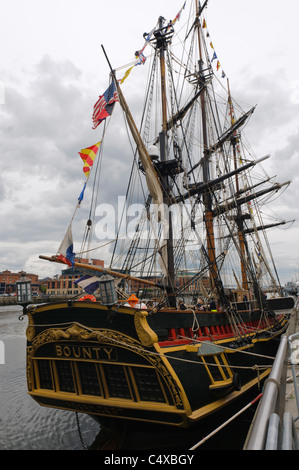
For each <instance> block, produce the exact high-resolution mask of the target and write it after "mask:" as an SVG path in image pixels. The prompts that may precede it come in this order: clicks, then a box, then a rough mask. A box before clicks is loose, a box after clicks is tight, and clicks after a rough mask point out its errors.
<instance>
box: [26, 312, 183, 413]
mask: <svg viewBox="0 0 299 470" xmlns="http://www.w3.org/2000/svg"><path fill="white" fill-rule="evenodd" d="M138 313H142V312H138ZM143 313H145V315H139V316H137V317H136V320H135V321H136V324H137V325H138V331H139V333H138V337H139V339H140V341H141V342H142V341H143V343H142V345H143V346H147V347H150V345H152V344H153V343H154V342H155V341H157V339H156V335H155V333H154V332H153V331H152V330H151V329H150V327H149V326H148V324H147V321H146V315H147V312H143ZM136 324H135V325H136ZM146 325H147V326H146ZM136 329H137V327H136ZM60 340H67V341H82V342H83V343H84V342H88V341H94V342H95V341H97V342H99V343H102V344H105V345H112V346H115V347H117V346H119V347H121V348H127V349H130V350H131V351H133V352H134V353H135V354H138V355H141V356H142V357H143V358H144V359H145V360H146V361H147V362H149V363H150V364H151V365H152V366H153V367H155V368H156V370H157V371H158V372H159V374H160V376H161V378H163V379H164V381H165V383H166V384H167V386H168V388H169V390H170V391H171V394H172V396H173V398H174V402H175V404H176V407H177V408H181V409H182V408H183V398H182V392H181V390H180V388H179V386H178V384H177V383H176V381H175V380H174V378H173V377H172V375H171V373H170V372H169V370H168V369H167V367H166V366H165V364H164V362H163V361H162V359H161V357H160V356H159V355H157V354H151V353H150V352H149V351H148V350H146V349H144V347H143V346H142V345H140V343H138V342H137V341H136V340H135V339H134V338H131V337H130V336H126V335H124V334H121V333H119V332H116V331H113V330H95V329H94V330H91V329H88V328H86V327H83V326H81V325H80V324H77V323H74V324H73V325H71V326H70V327H68V328H65V329H62V328H60V329H55V328H51V329H48V330H44V331H43V332H42V333H40V334H39V335H37V336H36V337H35V338H34V340H33V341H32V345H31V347H29V348H27V360H28V362H27V373H28V385H29V389H31V368H32V358H33V357H34V356H35V354H36V351H37V350H38V348H40V347H41V346H43V345H44V344H47V343H53V342H57V341H60ZM144 343H146V344H144Z"/></svg>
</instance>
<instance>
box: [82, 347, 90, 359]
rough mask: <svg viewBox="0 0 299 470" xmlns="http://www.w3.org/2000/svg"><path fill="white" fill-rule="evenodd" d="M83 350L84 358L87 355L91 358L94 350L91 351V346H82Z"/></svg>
mask: <svg viewBox="0 0 299 470" xmlns="http://www.w3.org/2000/svg"><path fill="white" fill-rule="evenodd" d="M82 350H83V357H84V359H85V358H86V357H88V359H91V358H92V352H91V350H90V348H82Z"/></svg>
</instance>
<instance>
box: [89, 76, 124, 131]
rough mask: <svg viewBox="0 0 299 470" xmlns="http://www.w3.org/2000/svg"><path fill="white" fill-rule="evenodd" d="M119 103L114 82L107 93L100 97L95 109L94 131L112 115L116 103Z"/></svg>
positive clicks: (93, 118)
mask: <svg viewBox="0 0 299 470" xmlns="http://www.w3.org/2000/svg"><path fill="white" fill-rule="evenodd" d="M116 101H118V95H117V91H116V87H115V83H114V81H112V82H111V84H110V86H109V88H107V90H106V91H105V93H104V94H103V95H101V96H99V99H98V101H97V102H96V104H95V105H94V108H93V115H92V120H93V126H94V127H93V129H96V128H97V127H98V125H99V124H101V122H102V121H103V120H104V119H106V118H107V117H108V116H110V115H111V113H112V111H113V108H114V104H115V102H116Z"/></svg>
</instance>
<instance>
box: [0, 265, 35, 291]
mask: <svg viewBox="0 0 299 470" xmlns="http://www.w3.org/2000/svg"><path fill="white" fill-rule="evenodd" d="M21 276H25V277H26V278H28V279H30V280H31V290H32V292H36V293H38V292H39V288H40V281H39V279H38V275H37V274H31V273H26V272H25V271H19V272H18V273H12V272H11V271H9V270H8V269H6V270H5V271H2V272H0V285H1V291H2V290H3V293H4V292H5V293H6V294H11V293H13V292H16V291H17V287H16V282H17V281H19V279H20V278H21Z"/></svg>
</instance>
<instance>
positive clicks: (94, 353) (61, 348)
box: [55, 344, 117, 361]
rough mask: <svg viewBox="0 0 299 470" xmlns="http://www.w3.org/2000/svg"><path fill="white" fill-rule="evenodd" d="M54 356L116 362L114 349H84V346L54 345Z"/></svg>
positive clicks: (89, 347)
mask: <svg viewBox="0 0 299 470" xmlns="http://www.w3.org/2000/svg"><path fill="white" fill-rule="evenodd" d="M55 355H56V356H57V357H70V358H72V357H73V358H76V359H94V360H101V359H102V360H104V361H115V360H117V353H116V350H115V348H113V347H111V348H109V347H101V346H99V347H91V346H88V347H84V346H67V345H60V344H56V345H55Z"/></svg>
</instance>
